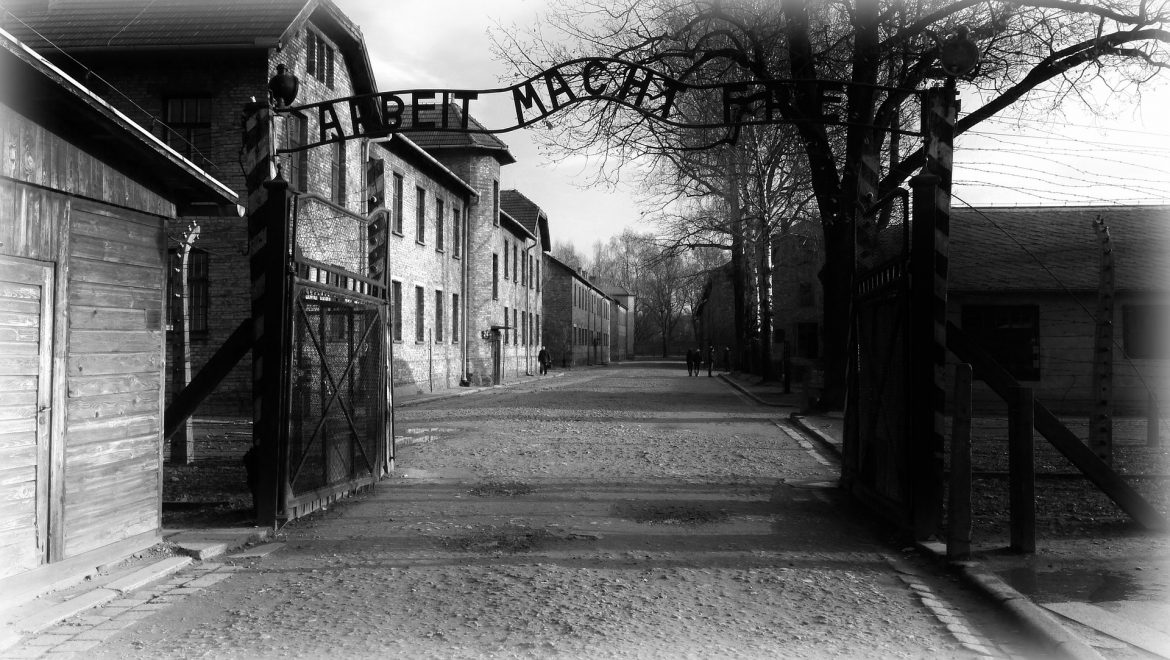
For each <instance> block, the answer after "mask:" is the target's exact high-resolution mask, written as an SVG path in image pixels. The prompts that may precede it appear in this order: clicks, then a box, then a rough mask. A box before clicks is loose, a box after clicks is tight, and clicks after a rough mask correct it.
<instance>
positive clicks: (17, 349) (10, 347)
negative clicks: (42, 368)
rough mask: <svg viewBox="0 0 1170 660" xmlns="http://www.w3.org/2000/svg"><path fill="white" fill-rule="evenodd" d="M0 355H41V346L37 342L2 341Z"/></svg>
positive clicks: (0, 342)
mask: <svg viewBox="0 0 1170 660" xmlns="http://www.w3.org/2000/svg"><path fill="white" fill-rule="evenodd" d="M0 355H4V356H8V357H22V356H28V355H40V346H37V343H36V342H27V341H22V342H15V341H0Z"/></svg>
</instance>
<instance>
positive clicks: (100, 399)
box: [65, 392, 160, 423]
mask: <svg viewBox="0 0 1170 660" xmlns="http://www.w3.org/2000/svg"><path fill="white" fill-rule="evenodd" d="M150 412H153V413H154V414H159V412H160V411H159V410H158V397H157V396H156V395H154V393H152V392H127V393H123V394H106V395H102V396H89V397H80V398H73V399H70V400H69V403H68V404H67V410H66V413H65V414H66V420H67V421H68V422H70V423H72V422H75V421H82V420H88V419H106V418H110V417H122V416H125V415H141V414H146V413H150Z"/></svg>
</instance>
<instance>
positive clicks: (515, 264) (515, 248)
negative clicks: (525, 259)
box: [512, 243, 520, 286]
mask: <svg viewBox="0 0 1170 660" xmlns="http://www.w3.org/2000/svg"><path fill="white" fill-rule="evenodd" d="M519 270H520V246H519V245H518V244H516V243H513V244H512V285H513V286H515V285H516V284H517V283H518V282H519V280H520V275H519V273H518V271H519Z"/></svg>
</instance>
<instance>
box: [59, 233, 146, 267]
mask: <svg viewBox="0 0 1170 660" xmlns="http://www.w3.org/2000/svg"><path fill="white" fill-rule="evenodd" d="M157 246H158V242H157V241H151V242H149V243H147V244H145V245H143V244H140V243H138V242H130V241H122V240H121V237H120V236H118V237H111V236H110V235H109V234H106V235H104V236H100V237H99V236H86V235H84V234H75V235H74V236H73V247H72V256H73V257H74V258H82V259H94V260H97V261H105V262H111V263H120V264H134V265H138V266H152V267H153V266H158V263H159V261H158V251H157Z"/></svg>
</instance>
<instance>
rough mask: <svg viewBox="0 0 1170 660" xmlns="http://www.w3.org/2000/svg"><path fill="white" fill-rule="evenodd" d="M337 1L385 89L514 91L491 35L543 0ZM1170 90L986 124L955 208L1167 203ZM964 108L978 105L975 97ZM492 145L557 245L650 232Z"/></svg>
mask: <svg viewBox="0 0 1170 660" xmlns="http://www.w3.org/2000/svg"><path fill="white" fill-rule="evenodd" d="M335 2H336V3H337V4H338V5H339V6H340V7H341V9H342V10H343V11H344V12H345V13H346V14H348V15H349V16H350V18H352V19H353V20H354V21H355V22H356V23H357V24H358V26H360V28H361V30H362V33H363V34H364V35H365V39H366V46H367V48H368V49H369V55H370V61H371V63H372V65H373V67H374V75H375V77H376V79H377V82H378V86H379V88H380V89H381V90H382V91H390V90H401V89H411V88H419V87H434V88H463V89H488V88H493V87H498V86H504V85H510V84H513V83H516V82H519V77H518V76H516V75H514V74H513V73H512V72H511V71H508V70H506V69H505V67H504V65H503V64H501V63H499V62H497V61H496V60H494V59H493V58H492V55H491V50H490V39H489V37H488V34H487V31H488V26H489V25H492V24H494V23H496V22H498V23H500V24H502V25H505V26H508V25H513V24H516V25H521V26H529V25H532V24H534V23H535V22H536V21H537V20H538V18H539V13H540V12H541V11H543V7H544V0H490V1H488V0H479V1H473V0H425V1H423V2H410V3H394V4H393V5H388V4H387V3H385V2H384V0H335ZM390 6H393V9H389V7H390ZM1166 77H1167V78H1168V80H1170V76H1166ZM1168 88H1170V85H1168V84H1167V83H1163V84H1162V85H1161V86H1160V88H1159V89H1158V91H1157V93H1156V94H1149V95H1147V97H1146V98H1145V99H1144V100H1143V103H1142V104H1141V106H1140V107H1138V106H1135V105H1133V104H1132V103H1129V102H1125V103H1115V102H1113V101H1112V98H1111V97H1110V96H1109V94H1108V90H1104V89H1102V90H1095V93H1096V94H1097V97H1098V99H1099V100H1101V101H1103V102H1104V103H1105V104H1106V105H1107V106H1108V107H1109V114H1110V115H1112V116H1111V117H1109V118H1101V117H1098V116H1095V115H1092V114H1089V113H1084V112H1080V111H1078V110H1075V109H1070V110H1069V111H1068V113H1067V114H1066V116H1064V117H1052V116H1049V115H1047V114H1034V115H1028V116H1025V117H1024V118H1023V119H1022V120H1014V121H1007V120H994V121H990V122H984V123H983V124H981V125H980V126H979V127H978V128H977V130H975V131H972V133H970V134H968V135H965V136H963V137H961V138H960V140H959V141H958V144H957V145H956V151H955V159H956V172H955V176H956V182H955V189H954V193H955V202H954V204H955V205H956V206H963V205H965V204H971V205H975V206H979V205H990V204H1107V203H1132V204H1150V203H1170V125H1168V124H1167V121H1166V118H1167V117H1168V116H1170V112H1168V111H1170V89H1168ZM962 91H963V90H962V87H960V93H961V94H962ZM966 104H967V108H968V109H970V108H972V107H975V105H976V104H975V102H974V101H973V100H970V99H968V100H967V101H966ZM473 108H474V106H473ZM511 114H512V113H511V111H510V110H509V109H508V108H507V107H496V108H492V107H489V106H488V105H486V104H481V105H480V106H479V108H478V110H475V109H473V115H474V116H475V117H476V119H478V120H479V121H480V122H481V123H483V124H484V125H485V126H487V127H488V128H497V127H504V126H507V125H509V124H510V122H514V116H509V115H511ZM555 120H556V117H555V115H554V116H553V117H551V118H550V121H553V122H555ZM499 137H500V139H502V140H503V141H504V142H506V143H507V144H508V146H509V148H510V150H511V152H512V154H513V155H514V156H515V157H516V160H517V162H516V163H515V164H512V165H508V166H506V167H504V168H503V174H502V178H503V182H502V185H503V187H504V188H515V189H517V190H519V191H521V192H522V193H524V194H525V195H527V196H528V197H529V198H531V199H532V200H533V201H534V202H536V203H537V204H539V205H540V206H541V207H542V208H543V209H544V210H545V211H546V212H547V213H548V216H549V222H550V231H551V233H552V238H553V241H565V240H567V241H570V242H572V243H573V244H574V245H576V246H577V247H578V249H579V250H580V251H582V252H586V253H588V251H589V250H590V248H591V246H592V245H593V243H594V242H595V241H597V240H601V241H606V240H608V239H609V237H611V236H613V235H616V234H618V233H620V232H621V231H622V229H623V228H625V227H627V226H629V227H632V228H634V229H636V230H639V231H649V232H652V231H654V228H653V227H652V226H650V225H647V224H645V223H644V222H640V220H639V218H640V209H639V208H638V207H637V205H636V204H635V201H634V195H632V194H631V189H630V188H619V189H618V190H600V189H585V188H582V187H581V184H582V183H583V181H584V180H585V179H586V178H587V176H588V171H586V170H583V167H584V164H583V163H581V162H580V161H577V160H572V159H565V158H551V159H550V158H546V157H544V156H541V155H540V154H539V153H538V151H537V149H536V147H535V145H534V144H533V142H532V140H531V138H530V136H529V135H527V134H526V132H525V131H524V130H518V131H513V132H510V133H505V134H502V135H500V136H499ZM628 185H633V182H630V184H628Z"/></svg>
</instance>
